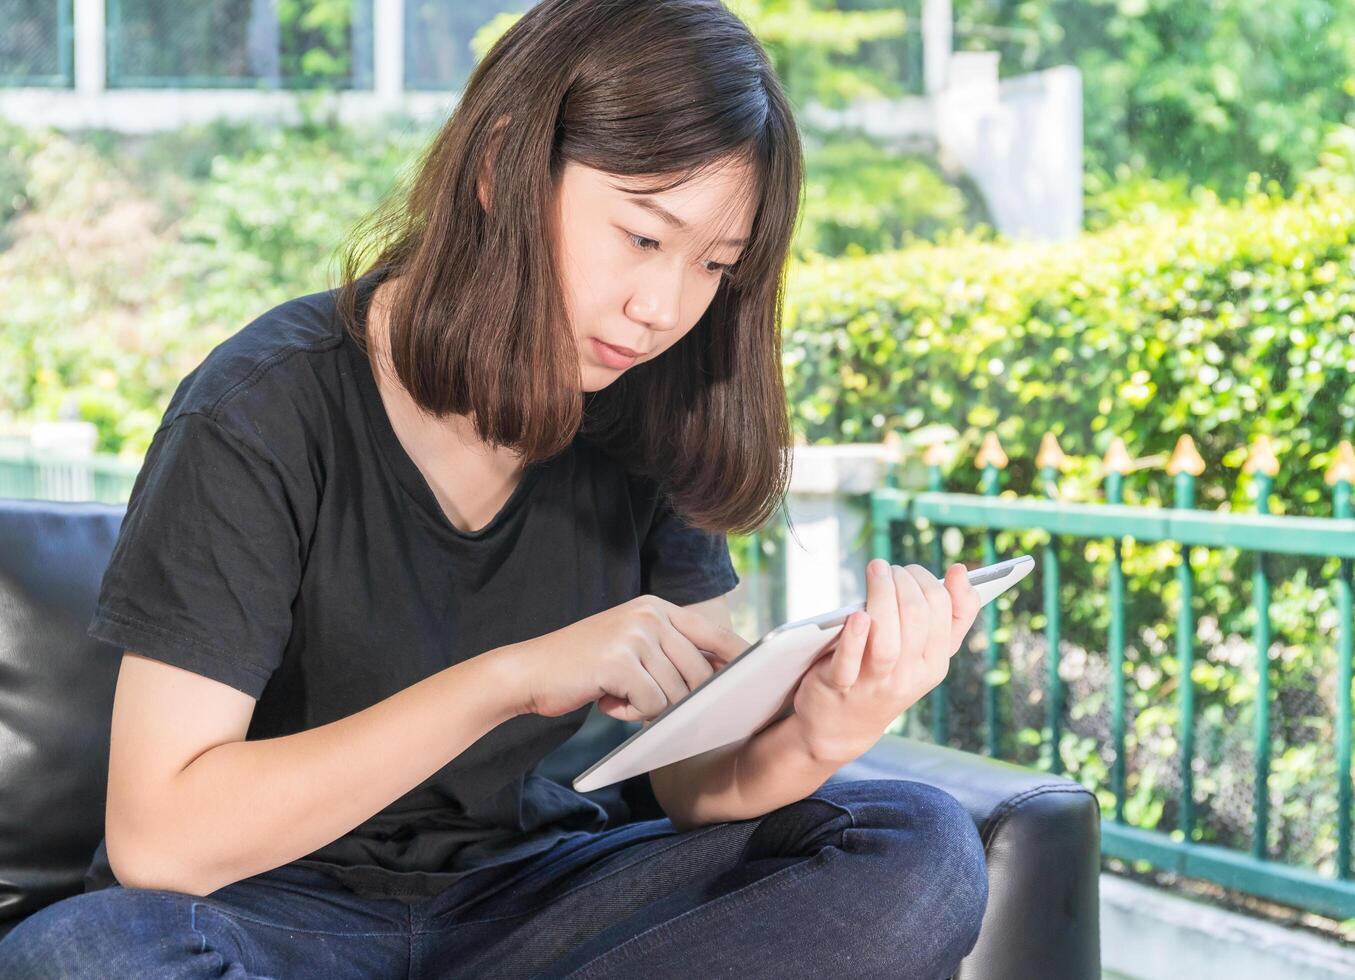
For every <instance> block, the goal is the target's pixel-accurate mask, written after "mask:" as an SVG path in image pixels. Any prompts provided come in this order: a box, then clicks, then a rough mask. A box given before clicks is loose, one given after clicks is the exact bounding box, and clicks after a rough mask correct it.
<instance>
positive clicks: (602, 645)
mask: <svg viewBox="0 0 1355 980" xmlns="http://www.w3.org/2000/svg"><path fill="white" fill-rule="evenodd" d="M748 647H749V642H748V641H747V640H745V639H744V638H743V637H741V636H739V634H737V633H735V632H734V631H733V630H728V629H725V628H724V627H722V626H719V625H717V624H716V623H714V622H712V621H711V620H710V619H708V618H707V617H706V616H705V615H703V614H701V613H698V612H696V611H694V610H691V609H685V608H683V607H682V606H679V605H676V604H674V603H672V602H669V601H668V600H666V599H660V598H659V597H658V596H652V595H642V596H637V597H635V598H634V599H631V600H630V601H628V602H623V603H622V604H621V605H619V606H613V607H612V608H611V609H605V610H603V611H602V612H600V613H596V614H595V615H592V616H589V617H587V618H586V619H581V620H579V621H578V622H576V623H571V624H570V625H569V626H565V627H562V628H560V629H558V630H555V631H554V632H552V633H547V634H545V635H544V636H538V637H534V638H533V639H530V640H525V641H523V642H521V643H513V644H509V645H508V646H505V647H499V648H497V649H496V650H494V651H491V652H492V653H495V654H497V655H499V656H504V657H507V658H508V659H509V661H510V662H511V663H512V667H513V669H512V671H511V675H512V677H513V680H514V683H515V690H514V692H513V696H514V701H515V703H516V704H517V705H518V709H517V710H518V713H519V714H538V715H546V716H547V717H555V716H557V715H563V714H568V713H569V712H571V711H573V710H574V709H575V708H581V707H583V706H584V705H585V704H588V703H589V702H590V701H596V702H598V709H599V710H600V711H602V713H603V714H606V715H610V716H611V717H613V718H619V719H621V720H622V721H635V720H637V719H649V718H653V717H654V716H655V715H658V714H660V713H661V712H662V711H663V710H664V709H665V708H667V707H668V706H669V705H670V704H673V703H675V702H677V701H680V700H682V699H683V698H684V697H686V696H687V695H688V694H689V693H691V691H692V690H693V689H695V688H696V687H698V686H699V685H700V684H701V683H702V682H704V681H705V680H706V678H707V677H709V676H710V675H711V674H713V673H715V672H716V671H717V670H719V669H721V668H722V667H724V665H725V664H727V663H728V662H729V661H731V660H733V659H734V658H735V657H737V656H738V655H739V654H740V653H742V652H743V651H744V650H746V649H747V648H748Z"/></svg>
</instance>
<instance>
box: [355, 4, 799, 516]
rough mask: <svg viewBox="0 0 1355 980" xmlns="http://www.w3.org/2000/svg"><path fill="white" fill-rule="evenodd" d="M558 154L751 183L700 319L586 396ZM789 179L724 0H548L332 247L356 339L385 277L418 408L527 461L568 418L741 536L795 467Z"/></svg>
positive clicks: (770, 114)
mask: <svg viewBox="0 0 1355 980" xmlns="http://www.w3.org/2000/svg"><path fill="white" fill-rule="evenodd" d="M503 117H508V120H509V121H510V122H511V124H510V125H507V126H502V127H496V125H495V124H496V123H497V122H499V121H500V120H501V119H502V118H503ZM491 147H492V152H488V151H490V150H491ZM486 161H487V162H488V167H489V169H487V170H486V171H485V173H487V174H488V181H487V183H488V184H489V191H488V193H489V196H490V201H489V209H488V211H486V209H485V208H483V207H482V206H481V203H480V199H479V196H478V194H477V186H478V184H477V175H478V174H479V173H480V172H481V168H482V167H483V166H485V165H486V164H485V162H486ZM567 161H574V162H576V163H578V164H581V165H584V166H588V167H591V168H594V169H597V170H600V171H603V172H606V173H608V174H611V175H619V176H621V177H624V178H632V179H633V178H647V179H649V178H652V181H651V182H650V183H649V184H648V186H645V187H636V188H635V189H633V190H631V191H630V192H631V193H658V192H662V191H664V190H668V189H670V188H672V187H676V186H679V185H680V184H682V183H684V182H685V181H687V180H689V179H691V178H692V177H694V176H696V175H698V174H702V173H706V172H709V171H710V170H711V169H712V168H718V167H720V166H722V165H723V164H726V163H730V162H738V163H740V164H745V165H746V166H747V172H748V173H749V175H750V179H751V181H752V188H751V189H752V191H753V193H755V194H756V195H757V198H756V200H757V205H756V211H755V216H754V219H753V226H752V233H751V240H750V241H749V243H748V245H747V246H746V247H745V250H744V252H743V253H742V254H741V256H740V258H739V261H738V262H737V263H736V265H735V267H734V272H733V275H732V276H731V277H730V278H729V279H727V280H725V281H722V282H721V284H720V286H719V288H718V290H717V292H716V294H715V297H714V299H713V300H712V301H711V304H710V306H709V308H708V309H707V310H706V312H705V314H704V315H703V316H702V317H701V319H700V320H699V321H698V322H697V324H696V325H695V326H694V327H693V328H692V329H691V330H690V331H689V332H688V333H687V334H686V335H685V336H683V337H682V338H681V339H680V340H679V341H678V342H677V343H675V344H674V345H673V346H672V347H671V348H669V349H668V350H667V351H665V352H664V353H663V354H662V355H661V356H659V357H657V358H655V359H654V360H652V361H642V362H641V363H639V364H637V365H635V366H634V367H633V368H631V369H630V370H628V371H626V372H624V373H623V374H621V375H620V376H619V377H618V378H617V379H616V380H615V381H613V382H612V383H611V384H610V385H608V386H607V387H605V388H603V389H601V390H598V391H594V392H580V390H579V368H578V363H579V352H578V350H577V346H576V343H575V340H574V335H573V331H572V329H571V328H570V326H569V324H568V322H567V318H566V306H565V300H564V293H563V289H562V285H561V282H560V279H559V274H558V269H557V264H556V257H555V255H554V247H553V240H552V235H553V233H554V215H555V213H556V212H555V194H556V192H557V189H558V187H559V178H560V175H561V173H562V171H563V169H564V165H565V163H566V162H567ZM802 193H803V190H802V160H801V150H800V138H799V134H798V132H797V130H796V126H795V121H794V117H793V115H792V111H791V107H790V103H789V102H788V100H787V99H786V97H785V95H784V93H783V92H782V89H781V87H780V84H779V83H778V81H777V78H776V76H775V75H774V73H773V71H772V68H771V65H770V62H769V61H768V59H767V56H766V53H765V52H764V51H763V49H762V47H761V45H760V44H759V43H758V41H757V39H756V38H755V37H754V36H753V35H752V33H751V32H750V31H749V30H748V28H747V27H746V26H745V25H744V24H743V22H742V21H740V20H739V19H738V18H737V17H736V16H735V15H734V14H732V13H731V12H730V11H729V10H728V9H726V8H725V7H724V5H723V4H722V3H720V2H719V0H543V2H541V3H538V4H536V5H535V6H534V7H532V8H531V9H530V10H528V12H527V13H526V14H525V15H524V16H523V17H522V18H521V19H519V20H518V21H517V22H516V23H515V24H514V25H513V26H512V27H511V28H510V29H509V30H508V31H507V33H505V34H504V35H503V37H501V38H500V39H499V41H498V43H496V44H495V45H494V47H493V48H492V49H491V50H490V51H489V52H488V54H487V55H486V56H485V57H484V59H483V60H482V61H481V62H480V63H479V65H477V66H476V68H475V70H474V72H473V73H472V74H471V76H470V79H469V81H468V82H467V84H466V86H465V89H464V91H463V93H462V95H461V97H460V100H459V101H458V103H457V104H456V106H455V108H454V110H453V112H452V114H451V116H450V118H449V119H448V120H447V121H446V122H445V123H444V125H443V126H442V128H441V129H440V131H439V132H438V133H437V135H436V136H435V137H434V138H433V140H432V142H431V143H430V144H429V146H428V148H427V149H426V150H425V151H424V153H423V155H422V156H421V158H420V160H419V161H418V166H417V168H416V170H415V172H414V176H413V179H412V182H411V184H410V186H409V187H408V188H407V189H405V190H401V191H399V192H398V193H395V194H392V195H391V196H390V197H388V198H387V200H386V202H385V203H383V204H382V206H381V207H379V208H378V209H377V210H376V211H375V212H374V213H373V214H372V215H369V216H368V218H367V219H365V220H364V221H363V222H362V224H360V225H359V226H358V229H357V230H356V232H355V234H354V236H353V238H352V239H351V240H350V241H349V242H348V243H347V244H346V245H345V247H344V249H343V255H342V260H341V261H342V269H341V275H342V280H343V281H342V284H341V286H340V288H339V309H340V313H341V315H342V317H343V320H344V323H345V324H346V327H347V329H348V330H349V332H350V333H351V334H352V335H353V337H354V339H355V340H356V341H357V342H358V343H359V345H360V346H361V347H362V349H363V350H367V348H368V345H367V343H366V338H365V337H364V336H363V321H364V318H363V317H362V316H360V315H359V313H360V307H359V296H358V285H359V284H358V283H357V282H356V280H358V279H360V278H362V277H363V276H365V275H367V273H369V272H372V271H374V270H377V269H378V268H380V269H381V270H382V271H381V272H380V277H381V278H382V279H385V278H387V277H388V276H389V277H397V276H398V277H399V282H397V283H395V284H394V285H393V286H392V287H391V289H390V290H389V291H390V292H391V293H392V298H391V301H390V304H389V305H388V306H387V307H386V308H387V310H388V315H389V321H388V322H389V335H390V355H391V365H392V367H393V369H394V371H395V372H396V374H397V376H398V377H399V379H400V382H401V384H402V385H403V386H404V388H405V389H406V390H407V391H408V392H409V395H410V397H411V398H412V399H413V400H414V401H415V402H416V403H417V404H418V405H419V406H420V407H421V408H422V409H423V410H424V411H426V412H428V413H430V414H432V415H435V416H437V417H443V416H445V415H447V414H451V413H455V414H461V415H469V416H471V417H472V418H473V420H474V424H475V427H476V431H477V432H478V434H479V438H480V439H481V440H482V441H484V442H485V443H486V444H487V445H490V446H509V447H512V448H513V449H514V450H515V451H516V452H518V453H520V454H521V455H522V457H523V458H524V460H525V461H527V462H531V461H535V460H538V459H543V458H548V457H551V456H554V455H556V454H557V453H558V452H560V451H562V450H563V449H565V448H566V447H567V446H568V445H569V444H570V442H571V441H572V440H573V438H574V436H575V435H576V434H577V433H579V432H580V431H582V433H583V434H584V435H585V436H586V437H587V438H589V439H590V440H591V441H593V442H594V443H595V444H596V445H598V446H599V447H600V448H602V449H603V450H604V451H606V452H608V453H609V454H610V455H612V456H613V457H614V458H616V459H617V460H618V461H620V462H621V463H622V464H623V465H624V466H625V467H626V469H627V470H629V471H631V472H633V473H638V474H641V475H643V476H647V477H651V478H653V479H654V480H655V481H656V482H657V484H658V486H659V488H660V490H661V491H662V492H664V493H667V494H669V495H670V496H671V499H672V502H673V506H674V509H675V510H677V512H678V513H679V514H681V515H683V517H684V518H686V520H687V521H688V522H689V523H691V524H693V525H696V526H698V527H702V528H705V529H708V530H715V531H731V532H737V533H747V532H749V531H752V530H755V529H757V528H759V527H762V526H763V525H765V524H766V523H767V522H768V521H769V520H770V518H771V516H772V515H773V514H774V513H775V511H776V510H777V509H778V508H779V507H780V506H781V504H782V503H783V499H784V496H785V493H786V489H787V485H788V483H789V479H790V466H791V453H792V446H791V426H790V420H789V416H788V408H787V405H786V394H785V388H784V382H783V380H782V373H781V372H782V365H781V334H780V323H781V311H782V296H783V289H784V277H785V268H786V261H787V254H788V251H789V245H790V239H791V235H792V233H793V231H794V225H795V221H796V216H797V214H798V212H799V208H800V203H801V195H802ZM368 356H369V357H370V356H371V352H370V351H368ZM581 396H582V397H581Z"/></svg>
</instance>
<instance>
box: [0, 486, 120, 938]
mask: <svg viewBox="0 0 1355 980" xmlns="http://www.w3.org/2000/svg"><path fill="white" fill-rule="evenodd" d="M123 510H124V508H123V507H122V506H120V505H109V504H97V503H54V502H50V501H23V500H3V499H0V935H3V934H4V933H6V932H8V931H9V929H10V928H12V927H13V926H14V925H15V924H17V923H18V922H19V920H21V919H23V918H24V917H25V916H26V915H28V914H29V913H30V912H35V911H37V910H38V909H40V908H42V907H43V906H44V905H47V904H49V903H51V902H54V901H56V900H57V899H60V898H65V897H66V896H68V895H76V894H79V893H80V892H81V891H83V889H84V882H83V876H84V873H85V868H86V866H87V865H88V864H89V860H90V856H91V854H93V852H94V848H95V847H96V846H97V845H98V843H99V840H100V838H102V837H103V822H104V795H105V790H106V785H107V780H108V733H109V722H110V718H111V716H112V709H113V688H114V684H115V683H116V680H117V674H118V666H119V664H120V663H121V656H120V654H121V651H120V650H114V649H113V648H112V647H110V646H108V645H107V644H105V643H100V642H99V641H97V640H93V639H90V638H89V637H88V636H86V635H85V627H86V626H87V625H88V623H89V617H90V614H91V612H92V611H93V609H94V603H95V601H96V599H97V597H98V592H99V583H100V580H101V579H102V577H103V570H104V566H105V565H107V563H108V560H109V557H110V556H111V555H112V552H113V544H114V542H115V541H116V540H117V535H118V528H119V527H120V526H121V524H122V514H123Z"/></svg>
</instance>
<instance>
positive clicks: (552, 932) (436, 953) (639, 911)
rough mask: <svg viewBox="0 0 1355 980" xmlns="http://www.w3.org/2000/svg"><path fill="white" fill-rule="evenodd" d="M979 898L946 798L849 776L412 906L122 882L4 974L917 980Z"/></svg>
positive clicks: (246, 886)
mask: <svg viewBox="0 0 1355 980" xmlns="http://www.w3.org/2000/svg"><path fill="white" fill-rule="evenodd" d="M987 900H988V876H987V866H986V864H985V860H984V853H983V847H982V845H981V844H980V841H979V837H978V833H977V831H976V830H975V828H974V823H973V821H972V820H971V818H970V817H969V815H968V813H967V812H966V811H965V810H964V808H963V807H962V806H960V804H959V803H958V802H957V801H956V800H955V798H954V797H952V796H950V795H948V794H947V793H945V792H944V791H942V790H940V789H937V788H935V787H933V786H929V785H927V784H924V783H918V782H914V781H911V780H902V779H863V780H842V781H838V782H828V783H825V784H824V785H823V786H821V787H820V788H819V789H818V790H816V791H815V792H813V793H811V794H810V795H809V796H807V797H806V798H805V799H803V800H799V801H797V802H795V803H791V804H788V805H786V806H783V807H780V808H778V809H776V810H773V811H771V812H770V813H767V814H764V815H763V816H761V817H757V818H753V819H750V820H739V821H730V822H727V823H717V824H708V825H706V826H703V827H697V828H695V829H693V830H690V831H686V832H683V833H677V832H676V831H675V830H674V828H673V825H672V823H671V821H669V820H668V819H667V818H663V819H659V820H643V821H636V822H633V823H628V824H622V825H620V826H617V827H610V828H607V829H604V830H602V831H599V832H597V833H581V834H577V835H575V836H572V837H567V838H565V839H563V840H561V841H560V842H559V843H558V844H556V845H555V846H554V847H553V848H551V849H549V850H547V851H545V852H543V853H541V854H537V855H533V856H530V857H528V858H524V859H522V860H521V861H519V862H517V863H510V864H506V865H502V866H498V867H490V868H483V869H478V870H476V871H474V872H472V873H470V874H469V875H467V876H466V877H465V878H462V879H459V880H458V881H456V882H454V883H453V884H452V885H451V886H450V887H448V888H446V889H444V890H443V891H442V892H441V893H439V894H437V895H434V896H432V897H431V898H426V899H420V900H418V901H415V902H413V903H410V902H406V901H402V900H400V899H395V898H369V897H364V896H360V895H357V894H354V893H352V892H349V891H348V890H347V889H345V888H343V887H342V886H341V885H339V884H338V883H337V882H334V881H333V880H332V879H330V878H328V877H327V876H325V874H324V873H323V872H321V871H318V870H315V869H309V868H302V867H297V866H293V865H283V866H281V867H278V868H274V869H273V870H271V871H267V872H264V873H262V874H258V875H254V876H252V877H250V878H245V879H243V880H241V881H237V882H234V883H232V884H229V885H226V886H225V887H223V888H219V889H217V890H216V891H214V892H212V893H211V894H210V895H207V896H205V897H198V896H194V895H188V894H185V893H182V892H175V891H164V890H159V889H148V888H124V887H122V886H120V885H115V886H113V887H110V888H105V889H101V890H99V891H94V892H88V893H85V894H81V895H73V896H71V897H69V898H65V899H62V900H61V901H58V902H55V903H53V904H52V905H49V906H47V907H45V908H43V909H40V910H39V911H37V912H35V913H33V914H32V915H30V916H29V917H28V918H26V919H25V920H24V921H23V922H21V923H20V924H19V925H18V926H17V927H15V928H14V929H13V930H12V931H11V932H10V934H9V935H8V936H6V937H5V939H4V941H3V942H0V976H3V977H5V978H8V980H36V978H40V977H41V978H47V977H51V978H57V977H60V978H63V980H78V978H94V977H98V978H100V980H103V978H121V977H137V978H145V980H160V978H166V980H168V978H176V980H178V978H189V977H227V978H234V980H245V978H262V977H276V978H285V980H304V978H312V977H316V978H325V980H337V978H342V977H361V978H380V977H401V978H404V977H411V978H424V977H427V978H435V977H436V978H476V980H479V978H493V977H551V978H557V977H558V978H565V977H568V978H569V980H584V978H604V977H607V978H613V977H636V976H644V977H645V978H646V980H669V978H674V980H676V978H681V980H688V978H693V977H716V976H733V975H738V976H740V977H745V978H759V977H767V978H772V977H776V978H783V977H809V976H830V975H845V976H849V977H854V978H861V980H867V978H872V977H881V978H884V977H888V978H889V980H899V978H904V977H907V978H917V980H928V978H941V977H948V976H950V975H951V974H952V973H953V972H954V970H955V969H956V967H957V965H958V964H959V962H960V960H961V958H962V957H964V956H965V954H967V953H968V952H969V951H970V950H971V949H972V948H973V946H974V943H975V941H976V940H977V938H978V933H979V924H980V921H981V920H982V918H983V912H984V908H985V906H986V904H987Z"/></svg>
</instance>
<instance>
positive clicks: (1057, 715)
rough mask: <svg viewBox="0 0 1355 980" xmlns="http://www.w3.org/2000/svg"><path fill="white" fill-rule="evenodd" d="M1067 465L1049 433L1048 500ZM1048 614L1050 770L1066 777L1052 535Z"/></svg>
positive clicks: (1044, 463)
mask: <svg viewBox="0 0 1355 980" xmlns="http://www.w3.org/2000/svg"><path fill="white" fill-rule="evenodd" d="M1067 461H1068V457H1066V456H1064V454H1063V450H1062V449H1060V448H1059V440H1058V439H1057V438H1055V436H1054V433H1052V432H1046V433H1045V434H1044V439H1042V440H1041V442H1040V451H1039V453H1038V454H1037V455H1036V457H1035V464H1036V465H1037V466H1039V467H1040V477H1041V479H1042V480H1043V481H1044V487H1045V496H1046V497H1048V498H1049V499H1050V500H1057V499H1058V496H1059V473H1060V472H1061V471H1062V470H1063V468H1064V466H1065V465H1066V464H1067ZM1044 614H1045V641H1046V643H1047V644H1048V646H1049V653H1048V657H1047V666H1048V671H1047V674H1046V688H1045V698H1046V701H1047V711H1046V717H1047V723H1046V724H1047V729H1048V731H1047V734H1046V744H1047V745H1048V746H1049V768H1050V770H1051V771H1052V772H1056V773H1062V772H1063V755H1062V753H1061V752H1060V751H1059V742H1060V740H1061V739H1062V737H1063V678H1062V677H1061V676H1059V628H1060V620H1059V549H1058V539H1057V538H1056V537H1055V536H1054V535H1052V534H1051V535H1050V536H1049V540H1048V541H1047V542H1046V543H1045V546H1044Z"/></svg>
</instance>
